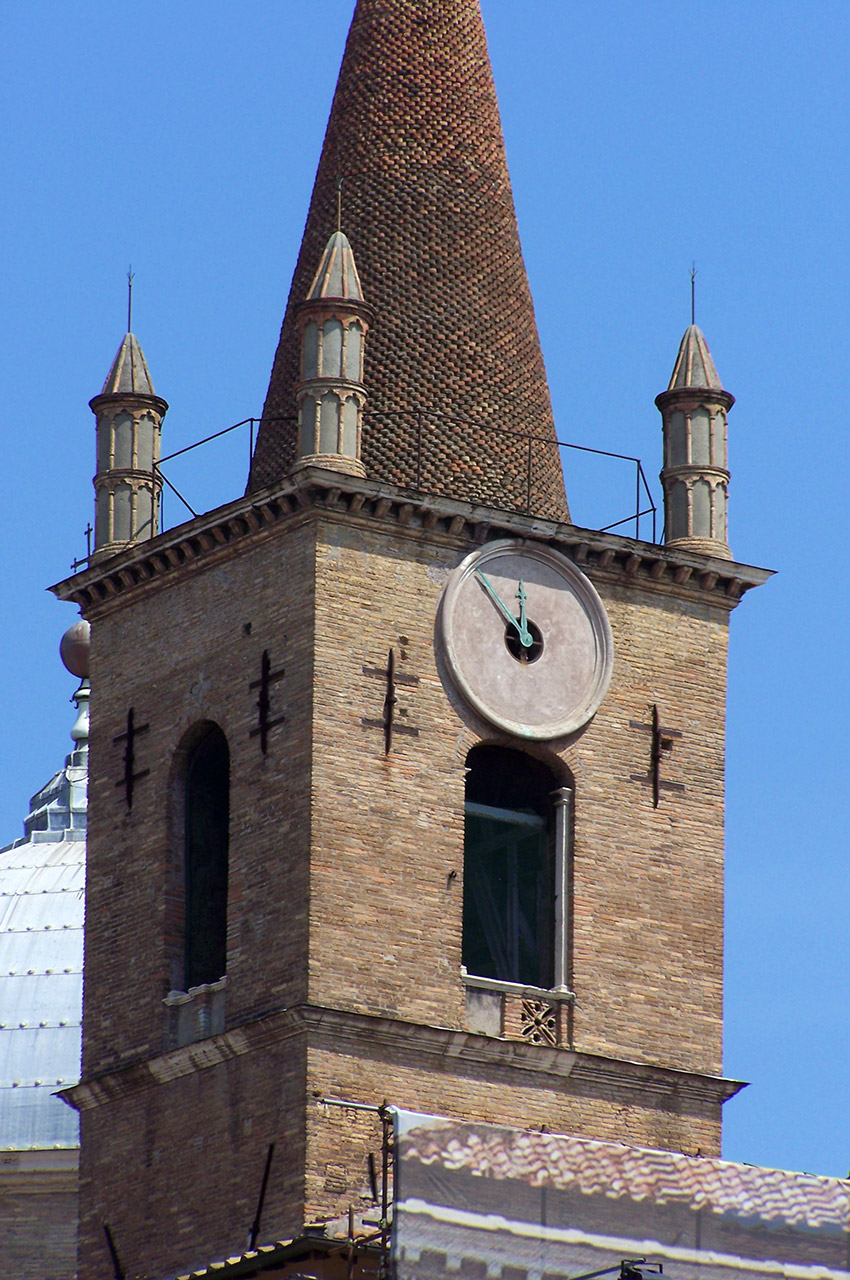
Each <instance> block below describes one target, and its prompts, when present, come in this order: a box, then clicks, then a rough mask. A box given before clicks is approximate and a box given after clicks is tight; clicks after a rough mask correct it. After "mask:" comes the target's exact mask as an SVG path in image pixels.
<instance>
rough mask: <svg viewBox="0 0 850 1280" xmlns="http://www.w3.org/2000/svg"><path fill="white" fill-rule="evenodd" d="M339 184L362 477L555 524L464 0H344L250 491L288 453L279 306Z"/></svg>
mask: <svg viewBox="0 0 850 1280" xmlns="http://www.w3.org/2000/svg"><path fill="white" fill-rule="evenodd" d="M340 179H342V222H343V227H344V229H345V232H346V234H347V235H348V237H349V239H350V241H351V243H352V245H353V246H354V250H355V253H356V256H357V265H358V268H359V271H360V276H361V279H362V281H363V289H364V292H365V294H366V296H367V297H368V299H369V302H370V304H371V305H372V307H373V309H374V314H375V320H374V325H373V328H372V329H371V331H370V337H369V350H368V352H367V357H366V368H365V372H364V383H365V386H366V388H367V390H368V392H369V407H368V409H367V411H366V413H365V414H364V420H363V462H364V464H365V467H366V472H367V475H369V476H371V477H373V478H375V479H381V480H389V481H392V482H394V483H397V484H401V485H405V486H409V487H413V488H419V489H423V490H426V491H435V492H441V493H447V494H449V495H451V496H455V497H458V498H465V499H471V500H473V501H482V502H489V503H494V504H496V505H498V506H502V507H509V508H513V509H524V508H525V506H526V503H527V501H528V499H529V497H530V502H529V503H528V505H530V508H531V510H532V511H533V512H534V513H535V514H540V515H548V516H553V517H556V518H560V519H566V518H568V517H567V506H566V498H565V494H564V486H563V477H562V472H561V464H560V458H559V452H558V449H557V446H556V445H555V443H554V441H555V431H554V424H553V421H552V409H551V404H550V400H549V390H548V387H547V384H546V372H545V369H544V366H543V357H542V354H541V350H540V342H539V338H538V335H537V326H536V323H535V319H534V308H533V305H532V301H531V295H530V292H529V288H528V280H527V277H526V273H525V267H524V264H523V260H522V251H521V249H520V243H519V235H518V232H517V225H516V215H515V212H514V205H513V197H512V194H511V186H510V179H509V176H508V170H507V163H506V160H505V150H504V142H503V139H502V129H501V123H500V119H499V108H498V104H497V101H496V93H495V89H494V86H493V80H492V74H491V70H490V61H489V57H488V53H487V43H486V37H485V34H484V25H483V21H482V18H481V12H480V9H479V5H478V0H358V4H357V8H356V10H355V14H354V18H353V20H352V24H351V30H350V32H349V36H348V43H347V45H346V49H345V55H344V58H343V63H342V69H341V71H340V76H339V81H338V84H337V89H336V94H335V97H334V102H333V107H332V109H331V116H330V121H329V123H328V129H327V133H326V136H325V143H324V148H323V150H322V156H321V160H320V162H319V169H318V173H317V175H316V183H315V187H314V189H313V198H312V201H311V205H310V211H309V214H308V217H307V225H306V228H305V231H304V238H303V241H302V244H301V252H300V254H299V258H298V264H297V266H296V268H295V274H294V277H293V282H292V289H291V292H290V297H289V304H288V306H287V311H286V315H285V318H284V322H283V329H282V332H281V338H280V345H279V347H278V350H277V355H276V357H275V362H274V368H273V370H272V376H271V382H270V384H269V390H268V396H267V399H266V405H265V409H264V415H263V416H264V421H263V424H262V426H261V428H260V432H259V435H258V440H257V447H256V451H255V455H254V462H253V467H252V474H251V480H250V487H251V488H252V489H256V488H260V487H262V486H265V485H267V484H272V483H274V482H276V481H277V480H279V479H280V478H282V476H283V475H285V474H286V473H287V471H288V470H289V468H290V467H291V466H292V463H293V461H294V458H295V439H296V404H295V388H296V385H297V383H298V378H299V369H298V357H299V336H298V330H297V325H296V322H295V309H296V307H297V305H298V303H300V302H301V301H302V299H303V298H305V297H306V295H307V292H308V290H309V288H310V283H311V280H312V277H313V274H314V272H315V270H316V263H317V262H318V261H319V259H320V258H321V255H322V249H323V248H324V245H325V243H326V242H327V239H328V236H329V235H330V234H331V232H332V231H333V229H334V227H335V226H336V225H337V200H338V190H339V180H340ZM485 425H487V426H489V428H492V429H485ZM517 433H519V434H517ZM528 435H531V436H534V437H538V439H536V440H534V441H533V442H532V446H531V450H530V452H531V474H530V483H529V468H528V457H529V444H528V440H527V436H528ZM420 445H421V447H420Z"/></svg>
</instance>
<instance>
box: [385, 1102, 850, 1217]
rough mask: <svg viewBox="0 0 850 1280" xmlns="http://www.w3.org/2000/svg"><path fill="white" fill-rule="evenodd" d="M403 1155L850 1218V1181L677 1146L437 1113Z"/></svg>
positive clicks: (725, 1207)
mask: <svg viewBox="0 0 850 1280" xmlns="http://www.w3.org/2000/svg"><path fill="white" fill-rule="evenodd" d="M400 1152H401V1155H402V1158H405V1157H410V1156H415V1157H416V1158H417V1159H418V1160H419V1161H421V1163H422V1164H425V1165H429V1164H432V1165H442V1166H443V1167H445V1168H446V1169H449V1170H453V1171H456V1172H461V1171H463V1172H466V1173H469V1174H472V1175H473V1176H477V1177H481V1178H494V1179H500V1180H515V1181H523V1182H526V1183H528V1184H530V1185H531V1186H540V1187H542V1186H548V1187H553V1188H559V1189H568V1188H570V1189H574V1190H577V1191H580V1192H582V1193H583V1194H586V1195H593V1194H596V1195H604V1196H606V1198H608V1199H610V1200H616V1199H618V1198H620V1197H626V1198H628V1199H630V1200H635V1201H641V1200H648V1201H650V1200H651V1201H652V1202H653V1204H656V1205H658V1204H672V1203H676V1202H678V1203H679V1204H683V1205H686V1206H687V1207H689V1208H691V1209H693V1210H697V1209H703V1208H705V1209H708V1210H710V1211H712V1212H714V1213H717V1214H730V1215H733V1216H737V1217H742V1216H747V1217H752V1218H758V1219H760V1220H762V1221H763V1222H781V1223H786V1224H790V1225H794V1226H805V1227H807V1228H811V1229H820V1228H827V1227H838V1228H841V1229H842V1230H845V1229H846V1228H847V1226H848V1223H850V1182H847V1181H843V1180H841V1179H838V1178H824V1177H819V1176H816V1175H814V1174H808V1173H788V1172H786V1171H784V1170H782V1169H763V1168H758V1167H755V1166H751V1165H744V1164H733V1163H731V1162H729V1161H725V1160H715V1159H709V1158H707V1157H702V1156H685V1155H679V1154H677V1153H676V1152H671V1151H649V1150H644V1149H641V1148H639V1147H628V1146H623V1145H620V1144H619V1143H609V1142H596V1141H592V1140H590V1139H584V1138H573V1137H564V1136H561V1135H559V1134H549V1133H530V1132H527V1131H525V1130H521V1129H503V1128H498V1127H496V1126H491V1125H483V1124H482V1125H475V1124H463V1123H458V1122H454V1121H450V1120H433V1121H430V1122H429V1123H428V1124H427V1125H423V1126H420V1127H417V1128H414V1129H411V1130H410V1131H409V1132H408V1133H406V1134H404V1135H403V1136H402V1138H401V1140H400Z"/></svg>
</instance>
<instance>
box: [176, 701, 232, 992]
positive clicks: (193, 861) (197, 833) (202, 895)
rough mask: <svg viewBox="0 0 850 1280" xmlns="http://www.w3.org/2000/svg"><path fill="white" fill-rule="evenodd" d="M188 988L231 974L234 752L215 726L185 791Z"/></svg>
mask: <svg viewBox="0 0 850 1280" xmlns="http://www.w3.org/2000/svg"><path fill="white" fill-rule="evenodd" d="M185 806H186V807H185V815H186V816H185V821H186V829H185V851H186V933H185V938H186V949H185V984H186V989H187V990H188V989H189V987H198V986H201V985H202V984H203V983H206V982H218V980H219V978H221V977H223V976H224V974H225V973H226V972H227V853H228V827H229V820H230V752H229V750H228V747H227V739H226V738H225V736H224V734H223V733H222V732H221V730H220V729H219V728H217V727H215V726H213V727H212V728H210V730H209V732H208V733H206V734H205V735H204V737H203V738H202V739H201V741H200V742H199V743H198V745H197V747H196V748H195V750H194V751H193V752H192V755H191V757H190V759H189V767H188V769H187V771H186V792H185Z"/></svg>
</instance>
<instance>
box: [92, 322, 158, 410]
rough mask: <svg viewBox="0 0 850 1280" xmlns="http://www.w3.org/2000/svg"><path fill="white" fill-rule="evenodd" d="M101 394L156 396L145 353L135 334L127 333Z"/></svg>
mask: <svg viewBox="0 0 850 1280" xmlns="http://www.w3.org/2000/svg"><path fill="white" fill-rule="evenodd" d="M100 394H101V395H102V396H112V395H127V394H130V395H140V396H152V395H155V394H156V392H155V391H154V389H153V379H152V378H151V375H150V372H149V371H148V365H147V361H146V360H145V353H144V352H143V351H142V348H141V344H140V342H139V339H138V338H137V337H136V335H135V334H134V333H125V335H124V337H123V339H122V341H121V346H120V347H119V348H118V350H117V352H116V354H115V359H114V360H113V361H112V365H111V366H110V369H109V373H108V374H107V375H106V381H105V382H104V384H103V390H102V391H101V393H100Z"/></svg>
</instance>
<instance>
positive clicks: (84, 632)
mask: <svg viewBox="0 0 850 1280" xmlns="http://www.w3.org/2000/svg"><path fill="white" fill-rule="evenodd" d="M90 635H91V627H90V626H89V624H88V623H87V622H86V620H85V618H79V619H78V620H77V621H76V622H75V623H74V624H73V625H72V626H70V627H69V628H68V630H67V631H66V632H65V634H64V636H63V637H62V639H61V641H60V642H59V656H60V658H61V659H62V661H63V662H64V664H65V666H66V668H67V669H68V671H70V673H71V675H72V676H76V677H77V679H78V680H87V679H88V674H89V644H90Z"/></svg>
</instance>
